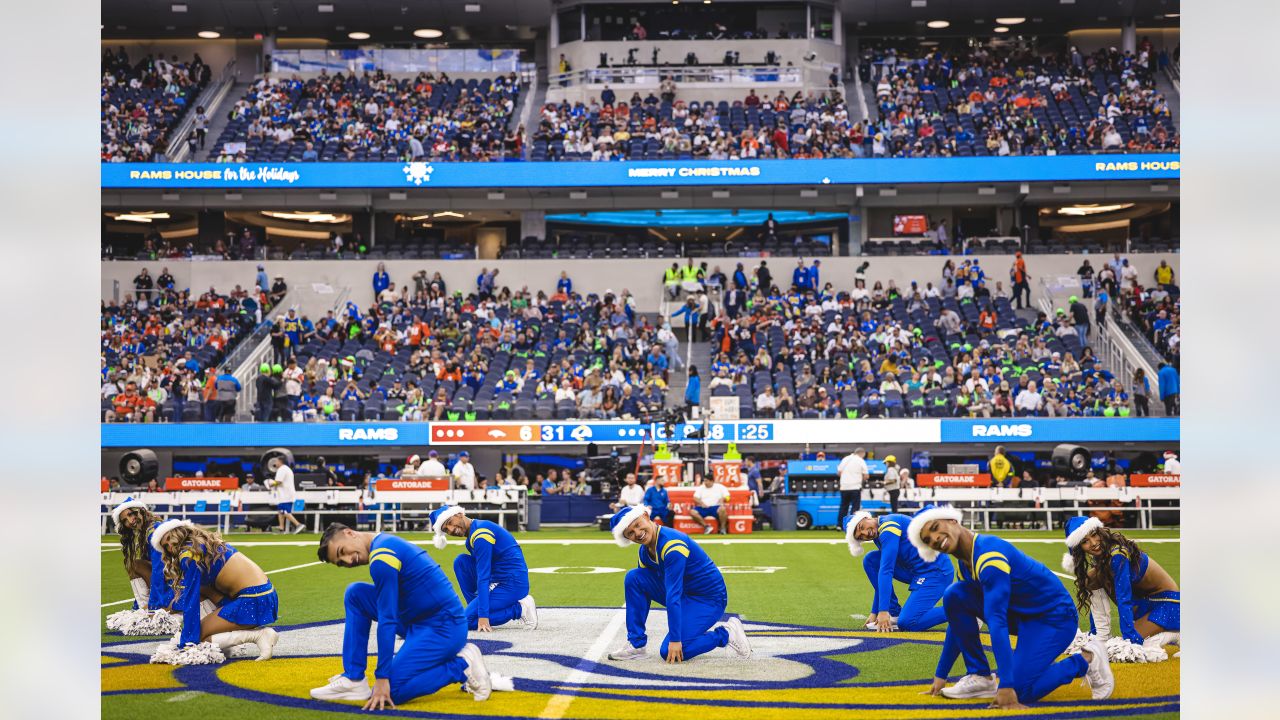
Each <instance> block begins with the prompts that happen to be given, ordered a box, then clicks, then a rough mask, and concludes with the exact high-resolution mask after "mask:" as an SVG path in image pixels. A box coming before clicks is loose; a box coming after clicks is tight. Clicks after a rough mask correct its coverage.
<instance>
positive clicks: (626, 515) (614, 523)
mask: <svg viewBox="0 0 1280 720" xmlns="http://www.w3.org/2000/svg"><path fill="white" fill-rule="evenodd" d="M648 516H649V507H648V506H647V505H636V506H635V507H629V508H623V509H621V510H619V511H618V512H616V513H614V514H613V517H611V518H609V529H610V530H611V531H613V541H614V542H616V543H618V547H626V546H628V545H630V544H631V541H630V540H628V539H626V538H625V537H623V536H622V533H624V532H626V531H627V528H629V527H631V523H633V522H635V521H636V520H639V519H640V518H642V517H648Z"/></svg>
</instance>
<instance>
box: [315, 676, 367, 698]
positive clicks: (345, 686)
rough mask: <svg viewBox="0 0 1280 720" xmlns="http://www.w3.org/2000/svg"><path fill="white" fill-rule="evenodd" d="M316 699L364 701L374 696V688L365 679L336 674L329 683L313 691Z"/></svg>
mask: <svg viewBox="0 0 1280 720" xmlns="http://www.w3.org/2000/svg"><path fill="white" fill-rule="evenodd" d="M311 697H313V698H315V699H316V700H355V701H357V702H364V701H365V700H368V699H369V698H370V697H373V688H371V687H369V683H367V682H365V681H363V680H352V679H351V678H349V677H347V676H346V675H334V676H333V677H331V678H329V684H328V685H325V686H324V687H318V688H315V689H313V690H312V691H311Z"/></svg>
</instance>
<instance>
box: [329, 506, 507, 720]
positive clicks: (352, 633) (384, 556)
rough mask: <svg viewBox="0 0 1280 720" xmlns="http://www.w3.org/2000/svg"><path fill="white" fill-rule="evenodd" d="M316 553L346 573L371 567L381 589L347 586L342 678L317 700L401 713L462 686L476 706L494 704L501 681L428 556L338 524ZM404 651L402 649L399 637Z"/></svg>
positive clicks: (407, 544) (397, 540) (445, 579)
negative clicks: (373, 657)
mask: <svg viewBox="0 0 1280 720" xmlns="http://www.w3.org/2000/svg"><path fill="white" fill-rule="evenodd" d="M316 554H317V555H318V556H319V558H320V561H321V562H326V563H333V564H334V565H337V566H338V567H344V568H354V567H361V566H363V565H368V566H369V577H370V578H372V580H373V583H372V584H370V583H362V582H356V583H351V584H350V585H348V586H347V592H346V595H345V596H344V598H343V605H344V606H345V607H346V630H345V632H344V634H343V636H342V672H341V673H340V674H338V675H335V676H333V677H332V678H330V679H329V684H328V685H325V686H323V687H318V688H315V689H314V690H312V691H311V697H313V698H315V699H317V700H358V701H364V709H365V710H381V709H383V708H384V707H393V708H394V707H395V706H396V705H398V704H403V703H406V702H408V701H410V700H412V699H413V698H416V697H422V696H423V695H430V694H432V693H434V692H436V691H437V690H440V689H441V688H445V687H448V686H450V685H453V684H455V683H462V684H463V687H464V689H465V690H467V692H470V693H471V696H472V698H473V699H475V700H477V701H480V700H488V699H489V694H490V693H491V692H492V691H493V681H494V680H495V679H496V678H494V677H493V676H492V675H491V674H490V673H489V671H488V669H487V668H486V667H485V663H484V658H483V656H481V654H480V649H479V648H477V647H476V646H475V645H473V644H471V643H468V642H467V624H466V617H465V613H464V612H463V610H462V603H460V602H458V596H457V594H456V593H454V591H453V585H452V584H451V583H450V582H449V578H448V577H447V576H446V575H445V574H444V571H443V570H441V569H440V565H439V564H437V563H436V561H435V560H433V559H432V558H431V556H430V555H428V554H427V551H425V550H423V549H422V548H420V547H418V546H416V545H414V544H412V543H410V542H409V541H407V540H404V539H402V538H398V537H396V536H394V535H388V534H387V533H376V534H375V533H368V532H357V531H355V530H352V529H351V528H349V527H347V526H346V525H342V524H341V523H332V524H330V525H329V527H327V528H325V531H324V535H323V536H322V537H321V538H320V547H319V549H318V550H317V552H316ZM375 620H376V621H377V622H378V664H377V667H376V668H375V669H374V671H373V677H374V681H373V689H372V690H370V688H369V685H368V683H367V681H366V680H365V668H366V667H367V666H368V662H369V630H370V626H371V625H372V624H373V622H374V621H375ZM397 635H399V636H400V637H403V638H404V644H402V645H401V646H400V649H399V650H396V636H397Z"/></svg>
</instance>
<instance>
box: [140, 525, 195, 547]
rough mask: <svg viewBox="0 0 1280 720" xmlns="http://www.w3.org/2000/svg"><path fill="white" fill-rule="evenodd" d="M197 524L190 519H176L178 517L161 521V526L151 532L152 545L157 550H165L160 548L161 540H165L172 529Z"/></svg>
mask: <svg viewBox="0 0 1280 720" xmlns="http://www.w3.org/2000/svg"><path fill="white" fill-rule="evenodd" d="M195 526H196V525H195V523H193V522H191V521H190V520H176V519H175V520H165V521H164V522H162V523H160V525H159V526H157V527H156V529H155V531H154V532H152V533H151V547H152V548H154V549H155V551H156V552H163V551H162V550H161V549H160V541H161V540H164V536H165V535H167V534H169V531H170V530H174V529H176V528H180V527H195Z"/></svg>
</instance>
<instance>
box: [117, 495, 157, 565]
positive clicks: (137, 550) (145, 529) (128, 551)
mask: <svg viewBox="0 0 1280 720" xmlns="http://www.w3.org/2000/svg"><path fill="white" fill-rule="evenodd" d="M134 511H137V512H140V513H142V522H141V523H140V524H139V525H138V529H137V530H130V529H129V528H128V527H125V525H124V523H120V526H119V528H118V530H119V531H120V552H121V554H122V555H124V569H125V570H126V571H130V572H132V570H133V568H134V565H135V563H139V562H147V563H149V562H150V561H151V545H150V544H149V543H148V542H147V534H148V533H150V532H151V526H152V525H154V524H155V522H156V516H155V515H154V514H152V512H151V509H150V508H147V507H137V508H130V509H129V510H126V511H125V512H134Z"/></svg>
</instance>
